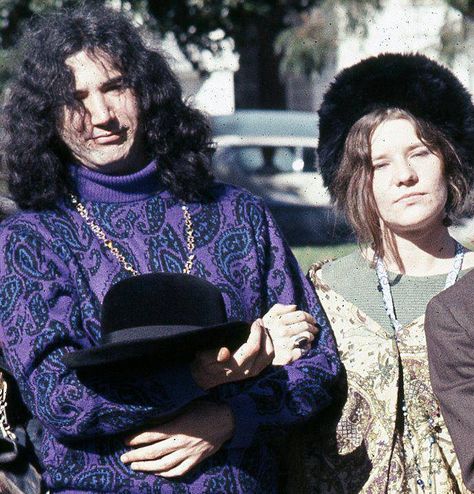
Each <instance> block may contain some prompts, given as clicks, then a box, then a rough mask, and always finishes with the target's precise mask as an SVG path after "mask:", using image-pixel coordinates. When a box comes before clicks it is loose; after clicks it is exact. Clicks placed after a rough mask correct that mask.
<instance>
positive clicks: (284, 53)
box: [275, 2, 337, 77]
mask: <svg viewBox="0 0 474 494" xmlns="http://www.w3.org/2000/svg"><path fill="white" fill-rule="evenodd" d="M329 3H330V2H325V3H324V4H323V6H322V7H321V8H318V9H315V10H314V11H313V12H311V13H310V14H303V15H302V16H301V19H302V22H301V24H300V25H297V26H294V27H290V28H288V29H285V30H284V31H282V32H281V33H280V34H279V35H278V37H277V39H276V41H275V51H276V53H277V54H278V55H280V56H281V60H280V72H281V73H282V75H288V74H296V75H305V76H306V77H310V76H311V74H313V73H315V72H317V73H321V71H322V69H323V68H324V67H325V66H326V65H327V63H328V61H329V59H330V58H331V56H332V54H333V53H334V52H335V50H336V49H337V31H336V29H335V24H334V22H333V19H332V16H331V15H328V11H329V12H331V11H332V9H331V8H330V5H329Z"/></svg>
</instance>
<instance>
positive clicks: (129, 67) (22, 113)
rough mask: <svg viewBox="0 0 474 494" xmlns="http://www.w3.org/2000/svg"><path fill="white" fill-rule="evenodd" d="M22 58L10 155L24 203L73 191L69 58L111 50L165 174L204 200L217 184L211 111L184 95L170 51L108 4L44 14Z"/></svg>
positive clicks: (25, 41)
mask: <svg viewBox="0 0 474 494" xmlns="http://www.w3.org/2000/svg"><path fill="white" fill-rule="evenodd" d="M19 46H20V54H21V58H22V60H23V61H22V63H21V65H20V66H19V69H18V73H17V75H16V77H15V78H14V79H13V81H12V84H11V85H10V88H9V90H8V97H7V101H6V104H5V108H4V128H5V138H4V143H3V146H2V147H3V149H2V160H3V163H4V166H6V168H7V170H8V174H9V178H8V180H9V188H10V193H11V194H12V197H13V199H14V200H15V201H16V202H17V204H18V205H19V206H20V207H21V208H23V209H44V208H50V207H54V205H55V204H56V203H57V201H58V200H59V199H60V198H61V197H63V196H64V195H65V194H66V193H67V192H69V191H70V190H71V187H72V184H71V181H70V179H69V175H68V163H70V162H71V155H70V154H69V151H68V149H67V148H66V146H65V145H64V144H63V142H62V141H61V139H60V138H59V134H58V122H60V118H61V115H62V113H63V109H64V105H66V106H69V107H71V108H75V107H76V106H77V104H78V103H77V102H76V101H75V99H74V83H75V82H74V75H73V74H72V72H71V70H70V69H69V68H68V67H67V66H66V64H65V60H66V59H67V58H68V57H70V56H71V55H73V54H76V53H78V52H80V51H83V50H84V51H89V52H90V53H95V54H97V53H99V54H100V52H102V53H105V54H106V56H107V57H108V58H109V59H110V60H111V62H112V63H113V65H114V67H115V68H117V69H118V70H119V71H120V72H121V74H122V75H123V77H124V81H125V84H126V85H127V86H128V87H130V88H131V89H132V90H133V91H134V92H135V94H136V96H137V99H138V103H139V112H140V122H141V125H142V129H143V134H144V141H145V146H146V153H147V156H148V157H149V159H150V160H151V159H156V160H157V163H158V173H159V175H160V179H161V181H162V182H163V184H164V185H165V186H167V187H168V188H169V189H170V190H171V191H172V192H173V193H175V194H176V195H177V196H178V197H179V198H181V199H183V200H187V201H190V200H203V199H205V198H206V197H207V191H208V190H209V186H210V184H211V183H212V180H213V178H212V174H211V171H210V161H211V157H212V154H213V145H212V141H211V136H210V129H209V126H208V123H207V120H206V118H205V117H204V115H202V114H201V113H200V112H199V111H197V110H195V109H193V108H190V107H189V106H188V105H187V104H186V103H185V102H183V99H182V92H181V88H180V85H179V83H178V81H177V79H176V77H175V76H174V74H173V73H172V71H171V70H170V68H169V66H168V64H167V62H166V60H165V59H164V57H163V56H162V55H161V54H160V53H158V52H157V51H155V50H152V49H149V48H148V47H146V46H145V43H144V42H143V40H142V38H141V36H140V34H139V32H138V30H137V29H136V28H135V27H134V26H133V25H132V24H131V23H130V22H129V21H128V20H127V19H126V18H125V17H124V16H123V15H122V14H119V13H118V12H115V11H113V10H111V9H108V8H104V7H100V8H98V7H90V6H82V7H79V8H75V9H64V10H60V11H56V12H52V13H50V14H48V15H45V16H41V17H37V18H36V19H34V20H32V21H31V22H30V25H29V27H28V28H27V30H26V32H25V33H24V35H23V36H22V41H21V42H20V44H19Z"/></svg>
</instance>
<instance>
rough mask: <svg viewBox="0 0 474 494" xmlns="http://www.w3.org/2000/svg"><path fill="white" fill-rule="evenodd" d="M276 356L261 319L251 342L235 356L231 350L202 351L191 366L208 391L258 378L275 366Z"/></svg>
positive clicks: (246, 343) (200, 383) (199, 382)
mask: <svg viewBox="0 0 474 494" xmlns="http://www.w3.org/2000/svg"><path fill="white" fill-rule="evenodd" d="M273 357H274V350H273V344H272V340H271V338H270V336H269V335H268V333H267V331H266V330H265V327H264V325H263V322H262V320H261V319H257V320H256V321H255V322H254V323H253V324H252V327H251V328H250V335H249V337H248V339H247V341H246V342H245V343H244V344H243V345H242V346H241V347H240V348H238V349H237V350H236V351H235V352H234V353H231V352H230V350H229V349H228V348H220V349H216V350H208V351H204V352H199V353H198V354H197V355H196V358H195V359H194V361H193V362H192V363H191V373H192V375H193V378H194V380H195V381H196V383H197V385H198V386H200V387H201V388H202V389H205V390H207V389H210V388H213V387H215V386H218V385H219V384H224V383H228V382H234V381H241V380H243V379H248V378H249V377H254V376H257V375H258V374H260V372H262V370H263V369H265V367H267V366H268V365H270V364H271V363H272V360H273Z"/></svg>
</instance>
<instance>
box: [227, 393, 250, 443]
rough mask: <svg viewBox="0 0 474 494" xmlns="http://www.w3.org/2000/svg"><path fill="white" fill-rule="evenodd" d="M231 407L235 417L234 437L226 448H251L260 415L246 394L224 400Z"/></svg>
mask: <svg viewBox="0 0 474 494" xmlns="http://www.w3.org/2000/svg"><path fill="white" fill-rule="evenodd" d="M223 401H224V403H227V405H229V406H230V408H231V410H232V413H233V415H234V435H233V436H232V438H231V439H230V440H229V441H228V442H227V443H226V444H225V446H224V447H226V448H229V449H231V448H249V447H250V445H251V444H252V442H253V439H254V436H255V433H256V432H257V428H258V423H257V420H256V417H257V415H258V413H257V410H256V407H255V403H254V401H253V400H252V398H250V396H248V395H246V394H240V395H237V396H233V397H231V398H228V399H225V400H223Z"/></svg>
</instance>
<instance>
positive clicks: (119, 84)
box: [105, 81, 125, 92]
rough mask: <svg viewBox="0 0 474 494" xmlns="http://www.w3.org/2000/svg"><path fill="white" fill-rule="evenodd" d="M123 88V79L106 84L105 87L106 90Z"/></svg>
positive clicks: (120, 89) (121, 89)
mask: <svg viewBox="0 0 474 494" xmlns="http://www.w3.org/2000/svg"><path fill="white" fill-rule="evenodd" d="M124 89H125V84H124V82H123V81H116V82H113V83H111V84H108V85H107V86H106V88H105V91H106V92H111V91H123V90H124Z"/></svg>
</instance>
